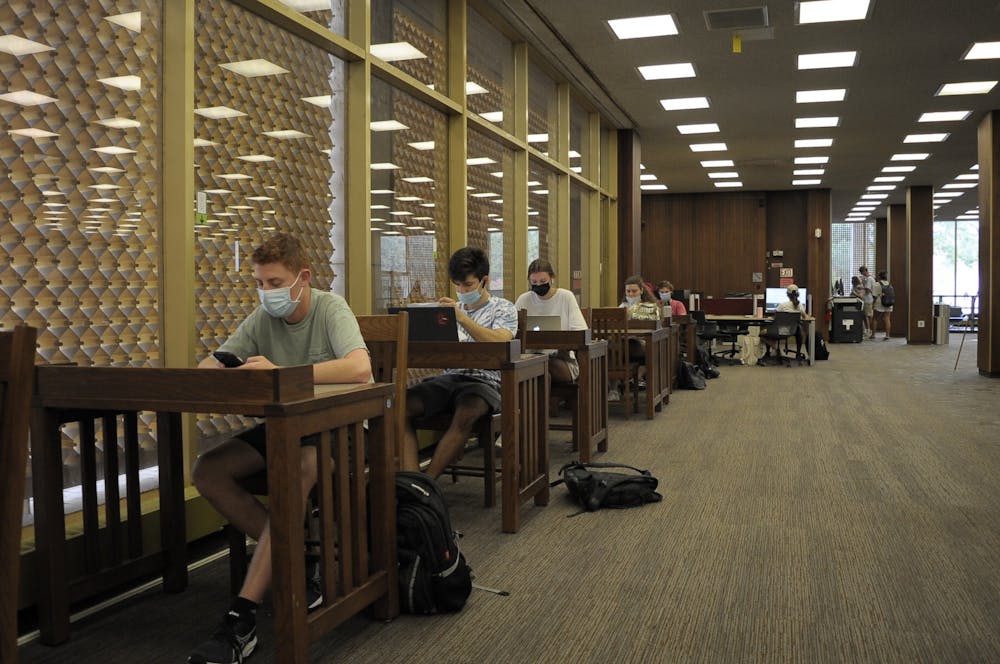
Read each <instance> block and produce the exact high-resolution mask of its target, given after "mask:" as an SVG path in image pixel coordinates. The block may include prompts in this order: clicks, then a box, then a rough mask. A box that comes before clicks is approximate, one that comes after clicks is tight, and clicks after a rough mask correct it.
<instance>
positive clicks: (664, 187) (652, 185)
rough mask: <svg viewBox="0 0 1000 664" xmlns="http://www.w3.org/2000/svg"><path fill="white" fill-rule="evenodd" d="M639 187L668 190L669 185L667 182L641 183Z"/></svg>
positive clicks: (644, 189)
mask: <svg viewBox="0 0 1000 664" xmlns="http://www.w3.org/2000/svg"><path fill="white" fill-rule="evenodd" d="M639 189H642V190H643V191H666V190H667V185H665V184H640V185H639Z"/></svg>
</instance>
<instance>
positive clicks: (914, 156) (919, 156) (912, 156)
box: [889, 152, 931, 161]
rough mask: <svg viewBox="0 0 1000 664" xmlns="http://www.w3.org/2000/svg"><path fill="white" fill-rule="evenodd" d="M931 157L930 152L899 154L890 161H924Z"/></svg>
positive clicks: (890, 158)
mask: <svg viewBox="0 0 1000 664" xmlns="http://www.w3.org/2000/svg"><path fill="white" fill-rule="evenodd" d="M929 156H931V155H930V153H929V152H899V153H897V154H894V155H892V156H891V157H889V160H890V161H923V160H924V159H927V157H929Z"/></svg>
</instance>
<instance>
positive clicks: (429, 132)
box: [370, 79, 451, 312]
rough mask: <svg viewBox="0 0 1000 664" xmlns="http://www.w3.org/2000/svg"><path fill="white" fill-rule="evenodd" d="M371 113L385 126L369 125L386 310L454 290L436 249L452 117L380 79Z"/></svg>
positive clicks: (375, 234)
mask: <svg viewBox="0 0 1000 664" xmlns="http://www.w3.org/2000/svg"><path fill="white" fill-rule="evenodd" d="M371 119H372V126H373V127H381V129H379V130H378V131H375V130H373V131H372V132H371V141H372V145H371V153H372V157H371V158H372V171H371V188H372V203H371V205H372V210H371V216H370V219H371V229H372V247H373V251H372V272H373V274H374V275H375V281H374V289H375V293H374V306H375V311H382V312H384V311H385V310H386V307H389V306H396V305H400V304H406V303H408V302H426V301H430V300H435V299H437V298H439V297H441V296H443V295H446V294H447V293H449V292H451V291H450V282H449V281H448V272H447V269H448V256H446V255H443V254H444V253H445V252H443V251H442V252H440V253H439V252H438V250H437V248H438V246H441V247H447V246H448V225H447V216H446V215H447V203H448V187H447V175H448V171H447V161H448V160H447V155H448V143H447V131H448V120H447V118H446V117H445V116H444V114H442V113H440V112H438V111H435V110H434V109H432V108H431V107H430V106H427V105H426V104H424V103H422V102H420V101H417V100H416V99H414V98H413V97H412V96H411V95H408V94H406V93H405V92H400V91H399V90H396V89H395V88H393V87H392V86H390V85H389V84H388V83H385V82H383V81H381V80H378V79H374V80H373V81H372V99H371ZM376 123H378V124H376ZM390 123H391V124H390Z"/></svg>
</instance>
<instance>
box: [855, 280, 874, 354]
mask: <svg viewBox="0 0 1000 664" xmlns="http://www.w3.org/2000/svg"><path fill="white" fill-rule="evenodd" d="M858 272H860V273H861V286H862V287H863V288H864V289H865V293H864V296H863V297H862V298H861V301H862V302H863V303H864V311H865V331H864V335H865V337H866V338H868V339H871V338H872V337H874V336H875V328H874V327H873V326H872V322H873V317H874V315H875V310H874V308H873V305H874V303H875V297H874V296H873V295H872V289H874V288H875V280H874V279H873V278H872V276H871V275H870V274H868V268H867V267H865V266H864V265H862V266H861V267H859V268H858Z"/></svg>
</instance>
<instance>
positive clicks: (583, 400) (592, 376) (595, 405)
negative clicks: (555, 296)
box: [524, 330, 608, 463]
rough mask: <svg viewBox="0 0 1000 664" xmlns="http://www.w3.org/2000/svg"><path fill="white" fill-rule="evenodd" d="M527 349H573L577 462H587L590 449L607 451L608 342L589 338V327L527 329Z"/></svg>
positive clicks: (525, 342)
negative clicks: (575, 384)
mask: <svg viewBox="0 0 1000 664" xmlns="http://www.w3.org/2000/svg"><path fill="white" fill-rule="evenodd" d="M524 347H525V348H526V349H529V348H530V349H539V350H542V349H555V350H568V351H573V353H574V354H575V355H576V361H577V363H578V364H579V365H580V375H579V376H578V377H577V379H576V383H577V390H576V395H577V401H576V410H575V413H576V415H575V417H576V430H574V431H573V437H574V439H575V441H576V443H577V447H578V448H579V452H580V461H582V462H584V463H590V455H591V450H592V449H593V448H594V447H595V446H596V448H597V451H599V452H607V451H608V391H607V384H608V342H607V341H591V340H590V330H563V331H554V330H527V331H526V332H525V333H524Z"/></svg>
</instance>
